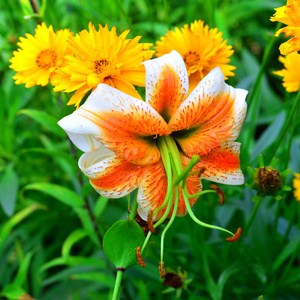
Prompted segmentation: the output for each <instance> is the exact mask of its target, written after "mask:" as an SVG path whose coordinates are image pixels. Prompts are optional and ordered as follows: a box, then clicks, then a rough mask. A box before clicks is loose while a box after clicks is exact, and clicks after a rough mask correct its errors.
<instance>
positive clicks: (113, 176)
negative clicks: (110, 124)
mask: <svg viewBox="0 0 300 300" xmlns="http://www.w3.org/2000/svg"><path fill="white" fill-rule="evenodd" d="M108 151H109V150H108ZM108 151H107V149H102V148H100V149H99V150H97V151H93V152H88V153H85V154H83V155H82V156H81V157H80V159H79V167H80V169H81V171H82V172H83V173H84V174H85V175H86V176H87V177H88V178H89V180H90V183H91V185H92V186H93V187H94V189H95V190H96V191H97V192H98V193H99V194H100V195H102V196H103V197H107V198H121V197H124V196H126V195H128V194H130V193H131V192H132V191H133V190H135V189H136V188H137V187H138V183H139V178H140V177H141V175H142V173H143V168H144V167H143V166H140V165H136V164H132V163H130V162H127V161H126V160H124V159H120V158H117V157H116V155H114V153H113V152H111V151H109V152H108Z"/></svg>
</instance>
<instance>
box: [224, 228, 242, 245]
mask: <svg viewBox="0 0 300 300" xmlns="http://www.w3.org/2000/svg"><path fill="white" fill-rule="evenodd" d="M241 234H242V227H239V228H238V229H237V231H236V233H235V234H234V235H233V236H231V237H228V238H226V241H227V242H235V241H237V240H238V239H239V237H240V236H241Z"/></svg>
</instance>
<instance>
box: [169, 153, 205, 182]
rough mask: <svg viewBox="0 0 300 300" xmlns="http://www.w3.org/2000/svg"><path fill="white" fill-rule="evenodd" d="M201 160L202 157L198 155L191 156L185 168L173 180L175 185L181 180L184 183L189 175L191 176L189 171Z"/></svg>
mask: <svg viewBox="0 0 300 300" xmlns="http://www.w3.org/2000/svg"><path fill="white" fill-rule="evenodd" d="M199 161H200V157H199V156H198V155H193V156H192V157H191V160H190V162H189V163H188V164H187V166H186V167H185V168H184V170H183V171H182V172H181V173H180V174H179V175H178V176H176V178H175V179H174V181H173V185H175V186H176V185H178V184H179V183H180V182H181V181H182V182H183V183H184V182H185V180H186V179H187V177H188V176H189V172H190V171H191V170H192V169H193V168H194V166H195V165H196V164H197V163H198V162H199Z"/></svg>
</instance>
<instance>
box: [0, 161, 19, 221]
mask: <svg viewBox="0 0 300 300" xmlns="http://www.w3.org/2000/svg"><path fill="white" fill-rule="evenodd" d="M18 188H19V178H18V176H17V174H16V172H15V171H14V169H13V167H12V165H10V166H9V167H7V168H5V169H4V171H3V172H2V173H1V177H0V203H1V206H2V208H3V211H4V212H5V213H6V215H8V216H11V215H13V213H14V211H15V204H16V200H17V193H18Z"/></svg>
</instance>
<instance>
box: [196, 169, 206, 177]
mask: <svg viewBox="0 0 300 300" xmlns="http://www.w3.org/2000/svg"><path fill="white" fill-rule="evenodd" d="M205 170H206V168H205V167H203V166H202V167H200V169H199V170H198V174H197V175H198V177H201V175H202V174H203V173H204V172H205Z"/></svg>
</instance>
